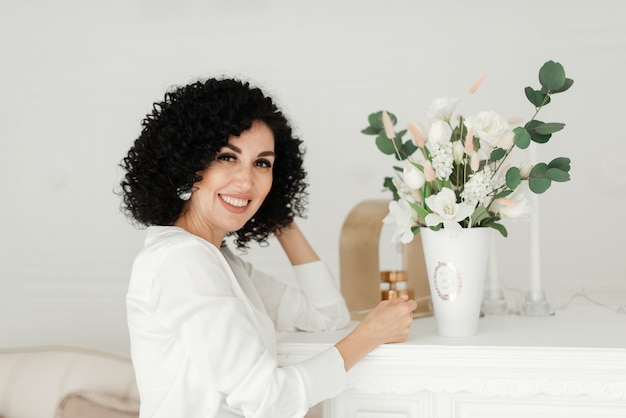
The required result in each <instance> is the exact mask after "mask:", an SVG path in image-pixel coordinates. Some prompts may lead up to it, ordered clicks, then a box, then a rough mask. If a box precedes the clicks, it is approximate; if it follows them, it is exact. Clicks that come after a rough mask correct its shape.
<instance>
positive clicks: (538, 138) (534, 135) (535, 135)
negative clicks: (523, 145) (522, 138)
mask: <svg viewBox="0 0 626 418" xmlns="http://www.w3.org/2000/svg"><path fill="white" fill-rule="evenodd" d="M543 123H544V122H542V121H540V120H536V119H535V120H531V121H530V122H528V123H527V124H526V130H527V131H528V133H529V134H530V139H532V140H533V141H534V142H536V143H538V144H545V143H546V142H548V141H549V140H550V138H551V137H552V134H547V135H546V134H541V133H539V132H537V130H536V129H535V128H536V127H537V126H540V125H543Z"/></svg>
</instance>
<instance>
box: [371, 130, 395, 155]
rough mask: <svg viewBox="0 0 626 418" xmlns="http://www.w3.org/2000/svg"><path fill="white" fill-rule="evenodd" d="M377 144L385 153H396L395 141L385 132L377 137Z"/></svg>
mask: <svg viewBox="0 0 626 418" xmlns="http://www.w3.org/2000/svg"><path fill="white" fill-rule="evenodd" d="M376 146H377V147H378V149H379V150H380V152H382V153H383V154H387V155H393V154H395V153H396V149H395V148H394V146H393V143H392V142H391V140H389V139H388V138H387V135H385V133H384V132H383V133H381V134H380V135H378V136H377V137H376Z"/></svg>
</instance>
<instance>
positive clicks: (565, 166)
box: [548, 157, 571, 173]
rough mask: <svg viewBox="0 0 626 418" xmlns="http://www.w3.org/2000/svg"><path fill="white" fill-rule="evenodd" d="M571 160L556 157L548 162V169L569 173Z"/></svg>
mask: <svg viewBox="0 0 626 418" xmlns="http://www.w3.org/2000/svg"><path fill="white" fill-rule="evenodd" d="M570 162H571V160H570V159H569V158H566V157H558V158H555V159H554V160H552V161H550V164H548V168H558V169H559V170H563V171H566V172H568V173H569V170H570Z"/></svg>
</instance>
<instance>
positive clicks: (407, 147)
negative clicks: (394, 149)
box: [400, 141, 419, 158]
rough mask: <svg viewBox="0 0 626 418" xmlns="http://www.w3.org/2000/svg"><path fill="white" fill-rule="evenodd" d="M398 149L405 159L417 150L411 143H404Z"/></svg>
mask: <svg viewBox="0 0 626 418" xmlns="http://www.w3.org/2000/svg"><path fill="white" fill-rule="evenodd" d="M400 149H401V150H402V153H403V154H404V155H405V156H406V157H405V158H407V157H408V156H410V155H412V154H413V153H414V152H415V151H417V150H418V149H419V148H417V145H415V143H413V141H406V142H405V143H404V144H402V146H401V147H400Z"/></svg>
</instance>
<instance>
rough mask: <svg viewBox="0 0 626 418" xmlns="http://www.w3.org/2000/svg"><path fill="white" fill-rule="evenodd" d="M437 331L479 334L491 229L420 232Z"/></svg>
mask: <svg viewBox="0 0 626 418" xmlns="http://www.w3.org/2000/svg"><path fill="white" fill-rule="evenodd" d="M420 235H421V239H422V245H423V248H424V260H425V262H426V271H427V273H428V283H429V285H430V292H431V297H432V302H433V310H434V313H435V320H436V322H437V331H438V333H439V335H442V336H446V337H467V336H470V335H474V334H476V332H477V331H478V319H479V317H480V305H481V302H482V297H483V288H484V284H485V277H486V275H487V263H488V260H489V245H490V241H491V236H492V229H491V228H463V229H461V230H460V231H459V232H457V233H456V234H451V233H450V231H449V230H445V229H440V230H439V231H433V230H431V229H429V228H420Z"/></svg>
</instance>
